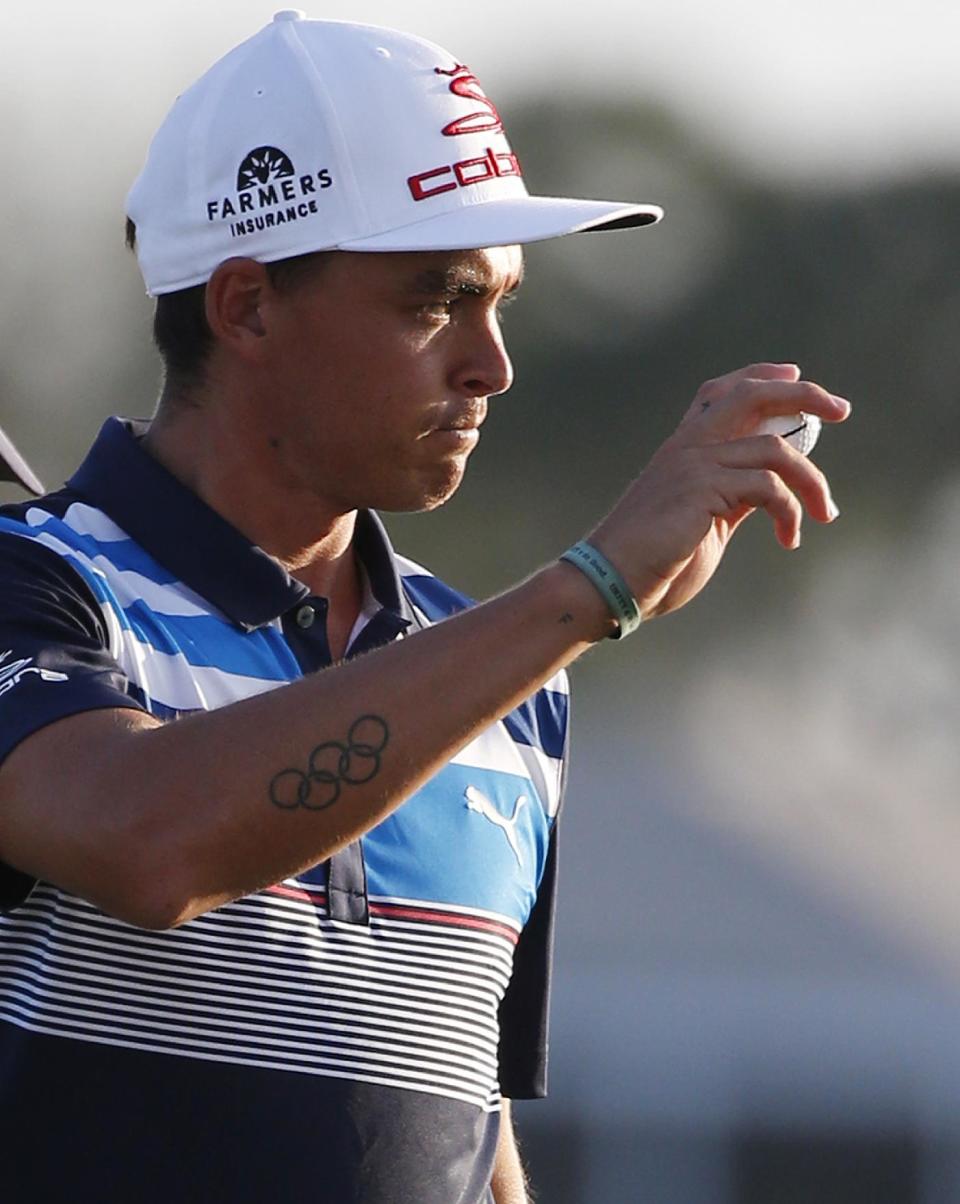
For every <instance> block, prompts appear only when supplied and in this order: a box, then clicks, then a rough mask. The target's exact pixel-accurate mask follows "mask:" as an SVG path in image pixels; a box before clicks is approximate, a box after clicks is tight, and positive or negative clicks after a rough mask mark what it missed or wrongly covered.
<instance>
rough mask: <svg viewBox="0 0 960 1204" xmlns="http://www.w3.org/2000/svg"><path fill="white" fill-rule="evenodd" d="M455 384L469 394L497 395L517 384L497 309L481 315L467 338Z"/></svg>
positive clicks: (460, 390)
mask: <svg viewBox="0 0 960 1204" xmlns="http://www.w3.org/2000/svg"><path fill="white" fill-rule="evenodd" d="M454 384H455V387H456V389H457V391H458V392H459V393H461V394H462V395H464V396H466V397H494V396H496V395H497V394H498V393H506V391H507V390H508V389H509V388H510V386H511V385H512V384H513V364H512V363H511V362H510V356H509V355H508V354H507V348H506V345H505V343H504V341H503V331H502V329H501V327H500V320H499V318H498V317H497V314H496V312H495V311H493V310H491V312H490V313H488V314H486V315H484V317H483V319H482V320H480V318H479V317H478V320H477V323H476V327H475V328H474V329H472V330H471V332H470V335H469V338H467V339H465V342H464V345H463V347H462V355H461V358H460V359H459V361H458V363H457V366H456V368H455V369H454Z"/></svg>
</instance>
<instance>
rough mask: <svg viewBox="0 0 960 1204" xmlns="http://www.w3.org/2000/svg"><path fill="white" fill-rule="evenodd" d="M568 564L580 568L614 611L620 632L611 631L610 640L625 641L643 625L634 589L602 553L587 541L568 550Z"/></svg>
mask: <svg viewBox="0 0 960 1204" xmlns="http://www.w3.org/2000/svg"><path fill="white" fill-rule="evenodd" d="M560 559H561V560H566V561H567V563H568V564H573V565H576V567H577V568H578V569H579V570H580V572H581V573H583V574H584V576H585V577H588V578H589V579H590V582H591V583H592V584H593V585H594V586H595V587H596V588H597V590H599V592H600V593H601V594H602V595H603V600H604V601H605V602H606V604H607V606H609V608H610V613H611V614H612V615H613V617H614V618H615V619H616V620H617V630H616V631H614V632H611V634H610V639H612V640H622V639H623V637H624V636H626V635H630V633H631V632H633V631H636V630H637V628H638V627H639V626H640V607H639V606H637V600H636V598H634V596H633V594H632V593H631V592H630V586H629V585H627V583H626V581H624V579H623V578H622V577H621V576H620V574H619V573H618V572H617V570H616V569H615V568H614V567H613V565H612V564H611V563H610V561H609V560H608V559H607V558H606V556H604V554H603V553H602V552H598V551H597V549H596V548H595V547H594V546H593V544H591V543H587V541H586V540H585V539H581V540H580V542H579V543H575V544H574V545H573V547H572V548H568V549H567V551H566V552H564V554H563V555H562V556H561V557H560Z"/></svg>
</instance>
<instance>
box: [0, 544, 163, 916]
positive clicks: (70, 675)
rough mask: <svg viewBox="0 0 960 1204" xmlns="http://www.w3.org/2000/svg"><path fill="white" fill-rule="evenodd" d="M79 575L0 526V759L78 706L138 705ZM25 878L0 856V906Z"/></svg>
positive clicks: (25, 884)
mask: <svg viewBox="0 0 960 1204" xmlns="http://www.w3.org/2000/svg"><path fill="white" fill-rule="evenodd" d="M108 643H109V641H108V638H107V632H106V630H105V626H104V622H103V616H102V614H101V611H100V607H99V606H98V604H97V601H96V599H95V598H94V596H93V594H92V592H91V591H90V589H89V587H88V586H87V584H86V583H85V582H84V580H83V578H82V577H81V576H80V574H79V573H78V572H77V571H76V570H75V569H74V568H72V567H71V566H70V564H69V563H68V562H67V561H66V560H65V559H64V558H63V557H61V556H58V555H57V554H56V553H55V552H52V551H51V550H50V549H49V548H46V547H44V546H43V545H42V544H39V543H37V542H36V541H35V540H31V539H28V538H25V537H22V536H19V535H12V534H9V533H6V532H4V533H0V763H2V761H3V760H4V759H5V758H6V757H7V755H8V754H9V753H10V752H11V751H12V750H13V749H14V748H16V746H17V745H18V744H19V743H20V742H21V741H22V740H24V739H25V738H26V737H27V736H30V735H32V734H33V733H34V732H36V731H39V730H40V729H41V728H43V727H47V726H48V725H49V724H51V723H54V722H56V721H57V720H58V719H65V718H66V717H67V716H69V715H74V714H79V713H80V712H81V711H91V710H100V709H103V708H104V707H132V708H135V709H138V710H142V709H143V708H142V707H141V706H140V705H139V704H138V703H137V701H136V700H135V699H134V698H132V697H130V695H129V694H128V693H127V684H128V683H127V679H126V677H125V676H124V674H123V672H122V670H121V669H120V666H119V665H118V664H117V662H116V660H115V659H114V658H113V657H112V656H111V654H110V651H109V647H108ZM31 885H32V880H30V879H28V878H26V877H25V876H24V875H22V874H20V873H18V872H17V871H15V870H13V869H11V868H10V867H6V866H4V865H3V864H2V863H0V909H3V908H4V907H10V906H13V905H14V904H15V903H18V902H20V901H22V899H23V898H24V897H25V895H26V893H27V891H28V890H29V889H30V887H31Z"/></svg>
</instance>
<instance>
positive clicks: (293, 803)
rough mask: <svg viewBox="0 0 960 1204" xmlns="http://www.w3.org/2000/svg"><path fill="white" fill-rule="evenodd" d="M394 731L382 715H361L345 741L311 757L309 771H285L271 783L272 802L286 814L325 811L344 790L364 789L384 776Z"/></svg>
mask: <svg viewBox="0 0 960 1204" xmlns="http://www.w3.org/2000/svg"><path fill="white" fill-rule="evenodd" d="M389 741H390V729H389V728H388V727H387V725H386V722H385V721H384V720H383V719H381V718H380V716H379V715H361V716H360V718H359V719H356V720H354V722H353V723H352V724H351V725H350V730H349V731H348V732H347V739H346V743H344V742H343V741H342V740H325V741H324V742H323V743H322V744H318V745H317V747H316V748H315V749H314V750H313V752H312V753H311V754H310V757H309V760H308V761H307V768H306V770H305V771H304V770H302V769H282V770H281V771H280V772H279V773H277V774H274V776H273V777H272V778H271V779H270V802H271V803H273V805H274V806H275V807H280V808H282V809H283V810H284V811H295V810H297V808H298V807H303V809H304V810H305V811H325V810H326V809H327V808H328V807H332V806H333V804H334V803H335V802H336V801H337V800H338V799H339V798H340V795H341V793H342V791H343V787H344V786H345V785H346V786H362V785H363V784H364V783H365V782H369V781H372V780H373V778H375V777H376V776H377V774H378V773H379V772H380V754H381V753H382V752H383V750H384V749H385V748H386V747H387V744H388V743H389Z"/></svg>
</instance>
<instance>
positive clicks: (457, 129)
mask: <svg viewBox="0 0 960 1204" xmlns="http://www.w3.org/2000/svg"><path fill="white" fill-rule="evenodd" d="M434 70H435V71H436V73H437V75H449V76H452V78H451V80H450V91H451V92H452V93H453V94H454V96H462V97H464V99H465V100H475V101H476V102H477V103H478V104H481V105H483V108H482V109H481V110H480V111H478V112H476V113H468V114H467V115H466V116H465V117H457V118H456V119H455V120H454V121H450V122H448V123H447V124H446V125H445V126H444V127H443V133H444V134H446V135H447V136H448V137H450V138H455V137H457V135H458V134H502V133H503V118H502V117H501V116H500V114H499V113H498V112H497V106H496V105H495V104H494V103H493V101H492V100H491V99H490V97H489V96H488V95H487V94H486V92H484V90H483V88H481V87H480V81H479V80H478V79H477V77H476V76H475V75H474V74H473V72H472V71H471V70H470V68H469V67H465V66H464V65H463V64H462V63H458V64H457V65H456V67H454V69H453V70H452V71H444V70H443V68H442V67H435V68H434Z"/></svg>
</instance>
